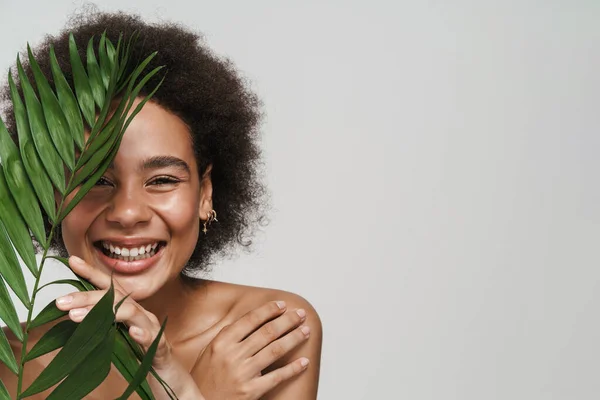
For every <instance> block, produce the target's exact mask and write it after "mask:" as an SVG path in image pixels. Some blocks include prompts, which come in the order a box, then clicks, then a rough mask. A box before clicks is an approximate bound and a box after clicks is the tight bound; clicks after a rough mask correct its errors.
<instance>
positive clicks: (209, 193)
mask: <svg viewBox="0 0 600 400" xmlns="http://www.w3.org/2000/svg"><path fill="white" fill-rule="evenodd" d="M69 32H71V33H73V35H74V37H76V38H77V39H78V40H79V41H80V42H81V43H87V42H88V41H89V40H91V39H92V38H94V37H95V38H99V37H100V36H101V35H102V34H103V32H106V37H107V38H108V39H110V40H111V41H113V42H115V43H116V42H117V41H118V38H119V35H120V34H123V36H124V37H125V38H127V37H131V36H132V35H134V34H138V35H139V39H138V40H137V41H136V42H135V43H134V45H133V48H132V59H143V58H144V57H146V56H147V55H148V54H149V53H150V52H151V51H155V50H156V51H158V54H157V56H156V58H155V59H154V60H152V62H151V63H150V64H149V65H147V67H146V70H147V71H151V70H152V69H153V68H155V67H156V66H158V65H165V66H166V69H167V70H168V72H167V74H166V76H165V79H164V82H163V83H162V86H161V87H160V89H159V90H158V91H157V92H156V94H154V97H153V98H152V100H151V101H149V102H147V103H146V104H145V105H144V106H143V108H142V109H141V111H140V112H139V113H138V114H137V115H135V117H134V118H133V119H132V122H131V124H130V125H129V126H128V127H127V129H126V130H125V132H124V134H123V137H122V140H121V143H120V146H119V148H118V151H117V153H116V155H115V157H114V159H113V161H112V163H111V164H110V165H109V167H108V168H107V169H106V171H105V172H104V174H103V175H102V176H101V177H100V178H99V179H98V180H97V182H96V183H95V185H94V186H93V187H92V188H91V189H90V190H89V192H88V193H87V194H86V195H85V196H84V197H83V198H82V200H81V201H80V202H79V203H78V205H77V206H76V207H75V208H73V210H72V211H71V212H70V213H69V214H68V215H67V216H66V217H65V218H64V220H63V221H62V224H61V228H60V235H56V236H55V238H54V242H53V247H54V249H55V250H57V251H58V252H59V253H60V254H63V255H67V254H68V255H70V256H71V257H70V259H69V264H70V266H71V268H72V269H73V271H74V272H75V273H77V274H78V275H79V276H81V277H83V278H86V279H87V280H89V281H90V282H91V283H93V284H94V285H95V286H96V288H98V290H92V291H87V292H75V293H72V294H70V295H67V296H64V297H61V298H59V299H57V301H56V305H57V307H58V308H59V309H60V310H62V311H67V312H68V318H69V319H70V320H72V321H74V322H77V323H79V322H81V321H82V320H83V319H84V318H85V316H86V314H88V313H89V312H90V309H91V308H92V307H93V306H94V305H96V304H97V303H98V302H99V301H100V299H101V298H102V296H103V295H104V294H105V293H106V291H107V289H108V288H109V286H110V284H111V277H112V279H113V281H114V286H115V303H117V302H119V301H121V300H123V301H124V302H123V304H122V305H121V306H120V307H119V308H118V310H117V311H116V320H117V321H119V322H123V323H125V324H126V326H127V327H128V328H129V333H130V334H131V337H132V338H133V339H134V340H135V341H136V342H138V343H139V344H140V345H141V346H142V348H143V349H145V350H148V349H149V347H150V345H151V343H152V341H153V339H154V338H155V337H156V336H157V334H158V333H159V330H160V327H161V326H160V322H162V321H164V320H165V319H166V318H167V317H168V323H167V325H166V330H165V331H164V335H163V336H162V338H161V340H160V342H159V343H158V349H157V351H156V354H155V356H154V359H153V367H154V369H155V370H156V372H158V374H159V375H160V376H161V377H162V379H164V381H165V382H166V383H168V385H169V386H170V387H171V388H172V389H173V390H174V391H175V393H176V394H177V396H178V397H179V398H180V399H198V398H202V397H204V398H206V399H208V400H213V399H214V400H218V399H259V398H262V399H286V400H287V399H303V400H304V399H314V398H316V393H317V386H318V376H319V363H320V352H321V324H320V321H319V317H318V315H317V313H316V312H315V310H314V309H313V308H312V307H311V306H310V304H309V303H308V302H307V301H306V300H304V299H303V298H301V297H299V296H297V295H295V294H291V293H287V292H283V291H278V290H274V289H266V288H258V287H248V286H240V285H233V284H228V283H223V282H216V281H210V280H205V279H196V278H192V277H190V272H194V271H198V270H201V269H203V268H205V267H206V266H208V265H209V264H210V263H214V262H216V261H217V260H218V255H219V254H221V253H222V252H225V251H231V250H232V249H235V248H236V246H237V245H240V244H241V245H247V244H248V235H249V234H250V233H251V230H252V226H253V224H254V223H255V221H256V220H257V219H258V218H260V215H261V213H260V210H261V204H262V199H263V196H262V195H263V193H264V188H263V187H262V185H261V183H260V180H259V176H258V172H257V167H258V165H259V162H260V158H259V156H260V150H259V147H258V130H257V127H258V122H259V115H260V109H259V102H258V100H257V99H256V97H255V96H254V94H252V93H251V92H250V91H249V90H248V89H247V88H246V86H245V84H244V83H243V81H242V80H241V79H240V77H239V76H238V74H237V73H236V71H235V69H234V68H233V66H232V65H231V64H230V63H229V62H227V61H224V60H221V59H219V58H218V57H216V56H214V55H213V54H212V52H211V51H210V50H209V49H207V48H206V47H205V46H204V45H203V44H202V43H201V42H200V41H199V38H198V36H197V35H196V34H194V33H191V32H189V31H187V30H186V29H184V28H182V27H180V26H178V25H172V24H167V25H149V24H146V23H144V22H143V21H142V20H141V19H139V18H138V17H136V16H131V15H124V14H104V13H99V14H93V15H89V16H88V17H86V18H84V19H79V20H76V21H74V22H73V23H72V24H71V25H70V26H69V27H68V28H67V30H66V31H65V32H63V33H61V34H60V35H58V36H56V37H48V38H47V39H46V40H45V42H44V43H43V44H42V45H41V46H40V47H39V48H38V49H35V50H34V51H33V53H34V54H35V56H36V59H37V60H38V63H39V65H40V68H41V71H42V72H43V73H44V75H45V76H46V77H47V78H48V80H49V81H50V83H51V84H53V81H52V80H51V77H52V76H53V71H52V70H51V56H50V54H51V53H50V51H49V49H50V45H52V46H53V48H54V50H55V54H56V59H57V61H58V63H59V65H60V66H61V69H62V70H63V72H64V73H65V74H66V79H67V81H68V82H69V83H70V84H71V85H73V76H70V75H69V73H70V68H69V67H68V66H69ZM80 56H81V58H82V59H83V60H86V56H87V54H86V52H85V51H84V50H83V48H81V49H80ZM84 63H85V61H84ZM24 72H25V73H26V74H27V75H29V76H33V72H34V71H32V68H31V65H28V64H25V65H24ZM160 79H161V77H159V76H155V77H154V78H153V80H154V81H156V82H153V81H151V82H150V83H149V84H148V87H150V88H153V87H155V86H156V83H157V82H158V80H160ZM17 86H18V89H19V90H22V88H21V86H20V85H17ZM147 94H148V92H144V91H142V92H140V94H139V97H138V98H137V99H136V100H135V102H134V107H135V106H136V105H138V104H141V101H142V99H143V97H144V96H146V95H147ZM4 99H5V100H6V101H7V102H8V103H9V107H8V111H9V112H8V113H7V114H8V117H9V118H8V122H7V127H8V130H9V131H10V132H15V131H16V122H17V121H16V120H15V118H14V115H13V112H12V111H13V110H12V109H11V108H10V99H11V95H10V90H9V88H7V89H6V90H5V92H4ZM15 140H16V138H15ZM76 195H77V190H75V191H73V192H72V193H71V194H70V195H69V196H68V197H67V200H69V199H73V198H74V197H75V196H76ZM217 213H218V220H217ZM45 216H46V215H45ZM46 218H47V216H46ZM49 226H50V225H48V226H47V228H49ZM201 230H202V231H204V232H203V233H201ZM127 295H128V296H127ZM65 318H66V317H65ZM159 321H160V322H159ZM55 324H56V322H53V323H49V324H45V325H41V326H39V327H37V328H33V329H29V327H26V328H25V329H26V334H27V335H28V340H29V341H28V342H27V343H28V348H30V347H31V346H34V345H35V344H36V343H37V342H38V341H39V340H40V338H41V337H42V336H43V335H44V334H45V333H46V332H48V331H49V330H50V329H51V328H52V326H55ZM6 333H7V336H8V338H9V341H10V343H11V344H12V345H13V351H14V352H15V356H16V358H17V360H19V359H20V358H21V354H20V351H21V348H20V345H21V343H20V340H18V338H16V337H15V336H14V334H13V333H12V332H11V331H10V330H6ZM55 356H56V352H51V353H48V354H46V355H44V356H41V357H39V358H36V359H35V360H33V361H31V362H29V363H27V364H26V368H25V374H24V376H23V382H22V384H23V387H25V388H26V387H28V386H29V385H30V384H31V383H32V382H33V381H34V380H35V379H36V377H38V375H40V373H41V371H42V370H43V369H44V368H45V367H46V366H47V365H48V364H49V363H50V362H51V361H52V359H53V357H55ZM0 378H1V379H2V381H3V382H4V384H5V385H6V386H7V388H8V390H9V392H10V393H11V394H12V395H13V396H15V393H16V392H17V390H18V389H17V386H19V390H20V383H18V382H17V379H16V377H15V376H14V375H13V373H12V372H11V371H10V370H9V369H7V368H5V367H4V365H2V368H0ZM149 383H150V386H151V387H152V389H153V391H154V393H155V395H156V396H157V398H163V397H160V396H162V395H165V394H164V391H163V390H162V388H161V387H160V382H158V381H157V380H156V379H154V378H152V379H149ZM125 387H126V382H125V380H124V379H123V378H122V377H121V376H120V375H119V372H118V371H116V370H112V371H111V372H110V374H109V375H108V377H107V378H106V380H105V381H104V383H103V384H101V385H100V386H98V387H97V388H96V389H95V390H94V391H93V392H92V393H90V394H89V395H87V396H86V398H90V399H92V398H94V399H105V398H115V397H117V396H119V395H120V394H121V393H122V392H123V390H124V388H125ZM51 391H52V388H50V389H47V390H45V391H43V392H41V393H39V394H37V395H36V396H37V398H46V397H47V396H48V395H49V393H50V392H51ZM31 398H36V397H31Z"/></svg>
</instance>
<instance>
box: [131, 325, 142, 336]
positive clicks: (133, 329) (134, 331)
mask: <svg viewBox="0 0 600 400" xmlns="http://www.w3.org/2000/svg"><path fill="white" fill-rule="evenodd" d="M129 332H131V334H132V335H135V336H142V334H143V333H144V331H143V330H142V328H138V327H137V326H132V327H131V328H129Z"/></svg>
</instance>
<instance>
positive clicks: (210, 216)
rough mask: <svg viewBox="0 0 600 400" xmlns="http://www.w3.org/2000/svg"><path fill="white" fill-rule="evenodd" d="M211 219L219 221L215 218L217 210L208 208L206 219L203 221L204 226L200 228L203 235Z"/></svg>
mask: <svg viewBox="0 0 600 400" xmlns="http://www.w3.org/2000/svg"><path fill="white" fill-rule="evenodd" d="M213 221H217V222H219V220H218V219H217V212H216V211H215V210H210V211H209V212H208V216H207V218H206V221H204V228H203V229H202V232H204V234H205V235H206V232H208V227H209V226H210V224H211V223H212V222H213Z"/></svg>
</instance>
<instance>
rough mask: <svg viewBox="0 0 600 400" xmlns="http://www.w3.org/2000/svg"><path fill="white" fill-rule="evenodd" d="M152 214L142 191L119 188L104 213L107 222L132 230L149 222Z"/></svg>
mask: <svg viewBox="0 0 600 400" xmlns="http://www.w3.org/2000/svg"><path fill="white" fill-rule="evenodd" d="M151 217H152V212H151V210H150V208H149V207H148V205H147V204H146V201H145V199H144V193H143V191H142V190H137V189H133V188H132V189H126V188H119V189H117V190H116V191H115V193H114V195H113V197H112V199H111V204H110V205H109V207H108V209H107V211H106V219H107V220H108V221H109V222H112V223H115V224H119V225H120V226H121V227H123V228H133V227H135V226H136V225H138V224H143V223H145V222H148V221H150V218H151Z"/></svg>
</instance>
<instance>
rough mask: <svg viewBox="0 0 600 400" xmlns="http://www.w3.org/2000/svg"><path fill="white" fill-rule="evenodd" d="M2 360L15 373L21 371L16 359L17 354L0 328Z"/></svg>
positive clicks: (0, 353)
mask: <svg viewBox="0 0 600 400" xmlns="http://www.w3.org/2000/svg"><path fill="white" fill-rule="evenodd" d="M0 361H2V362H3V363H4V364H5V365H6V366H7V367H8V369H10V370H11V371H12V373H14V374H15V375H17V374H18V373H19V367H18V366H17V360H15V355H14V353H13V351H12V348H11V347H10V343H9V342H8V339H7V338H6V334H5V333H4V330H3V329H0Z"/></svg>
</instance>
